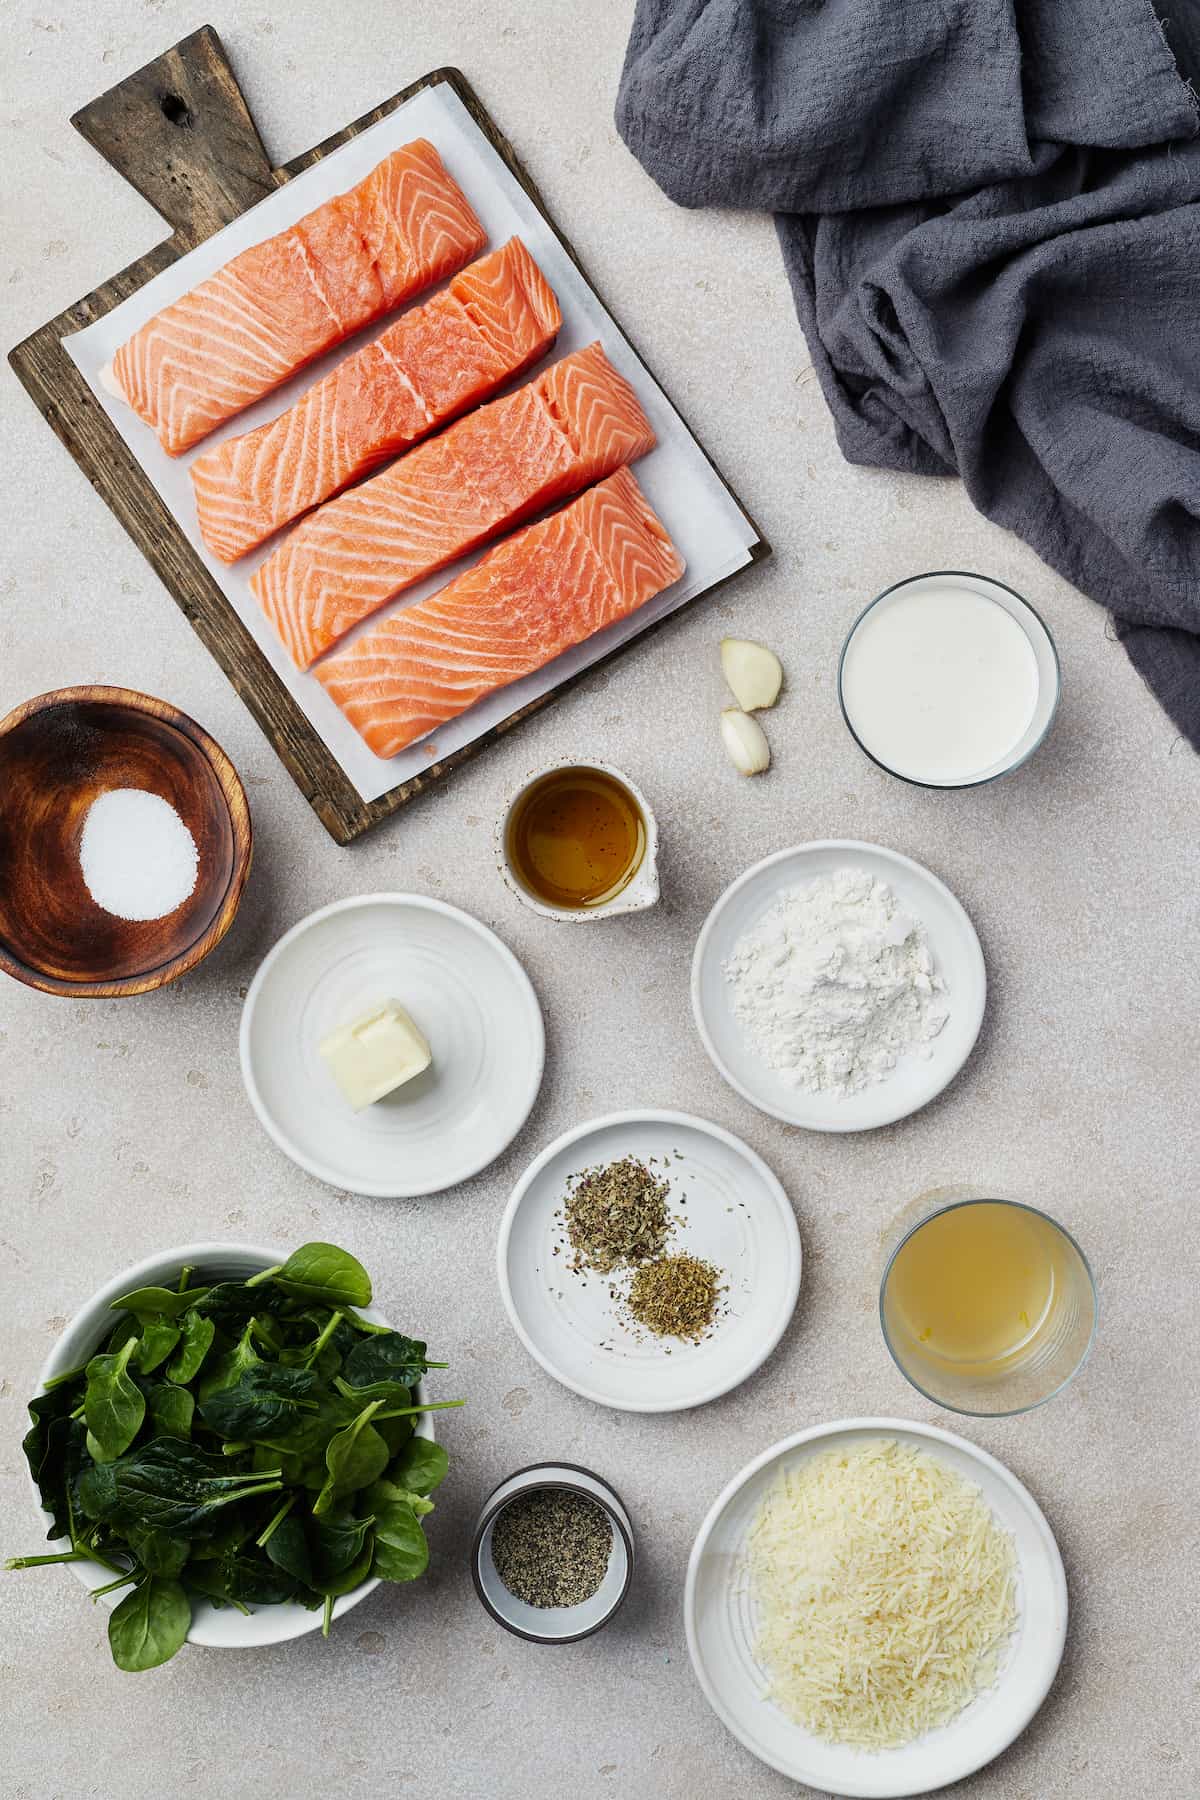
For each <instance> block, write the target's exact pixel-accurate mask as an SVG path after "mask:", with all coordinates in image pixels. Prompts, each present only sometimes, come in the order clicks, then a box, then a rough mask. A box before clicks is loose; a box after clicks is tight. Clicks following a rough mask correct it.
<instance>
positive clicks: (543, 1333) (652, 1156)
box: [496, 1111, 801, 1412]
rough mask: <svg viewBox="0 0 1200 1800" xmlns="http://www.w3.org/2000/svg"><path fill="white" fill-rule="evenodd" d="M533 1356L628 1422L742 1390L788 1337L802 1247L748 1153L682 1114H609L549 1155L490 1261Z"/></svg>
mask: <svg viewBox="0 0 1200 1800" xmlns="http://www.w3.org/2000/svg"><path fill="white" fill-rule="evenodd" d="M496 1264H497V1273H498V1276H499V1280H500V1292H501V1295H502V1297H503V1300H504V1305H505V1309H506V1310H507V1312H508V1316H509V1319H510V1320H511V1321H512V1326H513V1329H514V1330H515V1332H516V1333H517V1336H518V1337H519V1338H520V1339H521V1342H522V1343H523V1344H524V1345H525V1348H526V1349H527V1350H528V1351H529V1353H530V1355H531V1356H533V1357H534V1358H536V1360H537V1361H538V1362H539V1363H541V1365H542V1367H543V1368H544V1369H545V1370H546V1371H547V1373H548V1374H550V1375H553V1376H554V1378H555V1380H556V1381H561V1382H562V1384H563V1386H564V1387H569V1388H572V1389H573V1390H574V1391H575V1392H576V1393H577V1394H582V1395H583V1396H584V1398H585V1399H588V1400H595V1401H596V1402H597V1403H598V1404H599V1405H601V1406H614V1407H618V1408H620V1409H621V1410H622V1411H625V1412H677V1411H682V1410H683V1409H684V1408H686V1407H689V1406H700V1405H702V1404H703V1403H704V1402H705V1401H707V1400H715V1399H716V1398H717V1396H718V1395H720V1394H726V1393H728V1392H729V1390H730V1389H731V1388H734V1387H737V1385H738V1384H739V1382H742V1381H744V1380H745V1379H746V1377H747V1376H748V1375H750V1374H752V1373H753V1371H754V1370H755V1369H757V1368H758V1367H759V1365H760V1364H761V1363H763V1362H765V1361H766V1359H767V1357H768V1356H769V1355H770V1354H771V1352H772V1350H774V1348H775V1346H776V1344H777V1343H778V1342H779V1340H780V1338H781V1337H782V1336H783V1333H784V1331H785V1330H786V1328H787V1324H788V1321H789V1319H790V1318H791V1316H792V1313H793V1312H794V1310H795V1306H796V1300H797V1298H798V1296H799V1292H800V1264H801V1251H800V1233H799V1230H798V1228H797V1225H796V1218H795V1214H794V1213H793V1211H792V1208H791V1203H790V1202H789V1200H788V1197H787V1195H786V1194H785V1192H784V1190H783V1188H782V1187H781V1185H780V1183H779V1182H778V1180H777V1179H776V1177H775V1176H774V1175H773V1174H772V1173H771V1171H770V1169H769V1168H768V1167H767V1165H766V1164H765V1163H764V1162H763V1160H762V1158H761V1157H760V1156H758V1155H756V1154H755V1152H754V1151H753V1150H751V1149H750V1148H749V1146H748V1145H746V1144H744V1143H742V1141H741V1139H740V1138H736V1137H734V1136H733V1135H732V1134H731V1133H730V1132H728V1131H724V1130H722V1129H721V1127H720V1126H719V1125H710V1124H708V1123H707V1122H706V1121H705V1120H703V1119H696V1118H692V1117H691V1116H689V1115H688V1114H686V1113H674V1112H659V1111H639V1112H625V1113H612V1114H610V1115H609V1116H608V1117H606V1118H602V1119H593V1120H591V1121H590V1122H589V1123H587V1124H585V1125H579V1126H576V1127H575V1128H574V1130H572V1131H568V1132H565V1133H564V1134H563V1136H562V1137H560V1138H558V1139H557V1140H556V1141H555V1142H554V1143H552V1144H550V1145H549V1146H548V1148H547V1149H545V1150H543V1151H542V1153H541V1155H540V1156H538V1157H537V1158H536V1159H535V1161H534V1162H533V1163H532V1164H531V1165H530V1167H529V1168H528V1169H527V1170H526V1171H525V1173H524V1175H523V1176H522V1177H521V1179H520V1181H519V1182H518V1183H517V1186H516V1188H515V1189H514V1191H513V1194H512V1197H511V1199H510V1200H509V1202H508V1206H507V1207H506V1209H505V1213H504V1218H503V1220H502V1221H501V1225H500V1238H499V1242H498V1244H497V1247H496Z"/></svg>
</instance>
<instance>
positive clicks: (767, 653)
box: [721, 637, 783, 712]
mask: <svg viewBox="0 0 1200 1800" xmlns="http://www.w3.org/2000/svg"><path fill="white" fill-rule="evenodd" d="M721 668H722V671H723V672H724V675H725V679H726V681H727V682H728V683H729V687H730V691H731V692H732V694H733V697H734V699H735V700H736V701H737V703H738V705H739V706H740V707H741V709H742V711H743V712H756V711H757V710H758V708H759V707H761V706H774V704H775V702H776V701H777V700H778V698H779V690H780V688H781V687H782V686H783V664H782V663H781V662H780V660H779V658H778V657H777V656H776V654H775V652H774V651H773V650H768V649H767V647H766V645H765V644H756V643H753V642H752V641H751V639H750V638H734V637H727V638H722V639H721Z"/></svg>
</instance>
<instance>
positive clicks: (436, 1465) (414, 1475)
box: [387, 1437, 450, 1494]
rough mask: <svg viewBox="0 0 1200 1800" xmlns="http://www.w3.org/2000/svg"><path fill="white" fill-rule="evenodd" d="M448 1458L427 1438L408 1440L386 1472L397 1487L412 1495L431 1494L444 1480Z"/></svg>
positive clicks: (448, 1463) (441, 1449)
mask: <svg viewBox="0 0 1200 1800" xmlns="http://www.w3.org/2000/svg"><path fill="white" fill-rule="evenodd" d="M449 1466H450V1458H449V1457H448V1456H447V1455H446V1452H445V1450H444V1449H443V1448H442V1446H441V1445H440V1444H434V1443H431V1442H430V1440H429V1439H428V1438H421V1437H415V1438H410V1440H409V1442H408V1443H407V1444H406V1445H405V1446H404V1448H403V1450H401V1452H400V1454H399V1455H398V1456H397V1457H396V1460H395V1461H394V1462H393V1464H392V1466H391V1468H390V1469H389V1470H388V1472H387V1478H388V1480H389V1481H392V1482H394V1483H395V1484H396V1486H397V1487H401V1488H407V1489H408V1491H409V1492H410V1493H413V1494H431V1493H432V1492H433V1490H434V1488H435V1487H437V1485H438V1483H439V1482H441V1481H444V1480H445V1477H446V1470H447V1469H448V1468H449Z"/></svg>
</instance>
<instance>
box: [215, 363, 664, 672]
mask: <svg viewBox="0 0 1200 1800" xmlns="http://www.w3.org/2000/svg"><path fill="white" fill-rule="evenodd" d="M653 447H654V433H653V431H652V430H651V428H650V424H649V422H648V420H647V418H646V415H645V413H643V411H642V409H641V407H640V406H639V405H638V401H637V396H636V395H635V394H634V391H633V389H632V388H631V387H630V385H629V383H628V382H627V381H626V380H625V378H624V377H623V376H621V375H618V373H617V371H616V370H615V369H614V368H613V366H612V364H611V363H610V362H609V360H608V358H607V357H606V356H605V354H604V352H603V350H602V349H601V348H600V346H599V344H591V345H589V346H588V348H587V349H586V350H577V351H576V352H575V354H574V355H573V356H564V357H563V358H562V360H561V361H560V362H556V363H553V364H552V365H551V367H550V368H548V369H546V370H545V371H544V373H543V374H541V375H538V376H537V377H535V379H534V380H533V381H529V382H526V384H525V386H524V387H521V388H518V389H517V390H516V392H515V393H512V394H507V395H505V396H504V398H503V399H501V400H493V401H492V402H491V403H490V405H488V406H482V407H480V409H479V411H478V412H474V413H471V414H470V415H469V416H468V417H467V418H465V419H460V420H459V421H458V423H457V424H456V425H451V426H450V428H449V429H448V430H447V431H444V432H443V433H442V435H441V436H440V437H436V438H432V439H431V440H430V441H429V442H428V443H427V444H419V445H418V446H417V448H416V449H415V450H410V451H409V453H408V455H407V456H402V457H401V458H400V460H399V462H396V463H393V464H392V466H391V467H390V468H388V469H384V471H383V472H382V474H380V475H375V476H372V478H371V480H370V481H367V482H364V483H363V485H362V486H361V487H357V488H352V489H351V490H350V492H349V493H348V494H343V495H342V496H341V498H340V499H337V500H330V501H327V502H326V504H325V505H324V506H322V507H319V508H318V509H317V511H316V512H315V513H312V514H310V516H309V517H308V518H307V519H304V520H302V521H301V523H300V524H299V525H298V526H297V527H296V529H295V531H293V532H292V534H291V535H290V537H287V538H285V539H284V541H283V543H282V544H281V545H280V546H279V548H278V549H277V550H276V551H275V552H274V554H273V555H271V556H269V557H268V558H267V560H266V562H264V563H263V565H262V567H261V568H260V569H259V570H257V572H256V573H255V574H254V576H253V577H252V579H251V583H250V585H251V587H252V588H253V589H254V592H255V593H256V594H257V596H258V599H259V602H260V603H261V605H262V607H263V610H264V611H265V612H266V614H267V617H268V618H269V619H270V620H271V621H272V623H273V624H274V626H275V629H276V630H277V631H278V633H279V635H280V637H281V638H282V639H283V642H284V643H285V644H286V645H287V647H288V650H289V651H290V652H291V655H292V656H293V658H294V659H295V661H296V663H297V664H298V665H299V666H300V668H302V669H303V668H307V667H308V666H309V665H310V664H311V663H313V662H314V661H315V660H316V658H317V657H318V656H320V655H322V654H323V652H324V651H326V650H328V649H329V647H330V645H331V644H335V643H336V642H337V640H338V639H339V638H341V637H344V636H345V634H346V632H348V631H349V630H350V629H351V627H352V626H354V625H357V624H358V623H359V622H360V620H362V619H365V618H367V617H368V615H369V614H371V613H373V612H375V611H377V610H378V608H379V607H381V606H382V605H383V604H384V602H385V601H387V600H390V599H391V598H392V597H393V595H395V594H398V593H400V591H401V590H402V589H403V588H406V587H411V586H412V584H413V582H414V581H420V580H421V578H422V576H425V575H431V574H432V573H433V571H434V570H435V569H440V568H443V567H444V566H445V564H446V563H449V562H453V561H454V559H455V557H457V556H462V555H463V554H464V553H465V552H466V551H468V550H473V549H475V548H476V547H477V546H478V545H479V544H483V543H486V542H487V541H488V540H489V539H490V538H494V537H498V536H499V535H500V533H501V532H503V531H507V530H508V529H509V528H510V527H511V526H513V525H515V524H518V523H519V522H520V521H521V520H522V519H526V518H528V517H530V515H531V514H533V513H535V512H538V511H540V510H541V508H542V507H544V506H549V505H551V504H552V503H553V502H554V501H556V500H562V499H565V498H566V496H567V495H568V494H575V493H578V491H579V489H580V488H584V487H587V486H588V485H589V483H590V482H593V481H598V480H599V479H600V478H601V477H602V476H605V475H611V473H612V472H613V470H614V469H618V468H620V467H621V465H622V463H627V462H632V461H633V460H634V458H635V457H638V456H642V455H644V454H645V453H646V451H647V450H651V449H653Z"/></svg>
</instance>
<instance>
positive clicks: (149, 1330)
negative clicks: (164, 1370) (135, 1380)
mask: <svg viewBox="0 0 1200 1800" xmlns="http://www.w3.org/2000/svg"><path fill="white" fill-rule="evenodd" d="M178 1342H179V1327H178V1325H175V1324H173V1323H172V1321H171V1320H170V1319H146V1320H145V1321H144V1323H143V1325H142V1335H141V1337H140V1338H139V1339H138V1346H137V1349H136V1350H135V1351H134V1360H135V1362H136V1363H137V1366H138V1368H139V1369H140V1370H141V1372H142V1374H143V1375H150V1374H152V1373H153V1371H154V1370H155V1369H157V1368H158V1366H159V1364H160V1363H164V1362H166V1360H167V1358H168V1356H170V1354H171V1352H172V1350H174V1348H175V1346H176V1344H177V1343H178Z"/></svg>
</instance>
